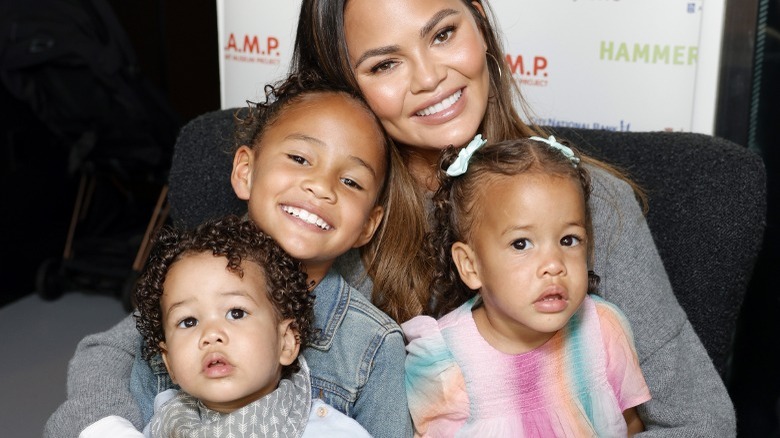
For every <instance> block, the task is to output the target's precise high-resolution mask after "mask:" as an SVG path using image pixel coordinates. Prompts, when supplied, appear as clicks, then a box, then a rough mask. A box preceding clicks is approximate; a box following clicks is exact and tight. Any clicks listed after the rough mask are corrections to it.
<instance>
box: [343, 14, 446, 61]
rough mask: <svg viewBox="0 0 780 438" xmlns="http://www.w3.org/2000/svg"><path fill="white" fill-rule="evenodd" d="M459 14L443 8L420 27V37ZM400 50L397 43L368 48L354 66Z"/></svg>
mask: <svg viewBox="0 0 780 438" xmlns="http://www.w3.org/2000/svg"><path fill="white" fill-rule="evenodd" d="M457 14H460V11H456V10H455V9H442V10H441V11H439V12H437V13H436V14H434V15H433V17H431V19H430V20H428V22H427V23H425V25H424V26H423V27H421V28H420V38H425V36H426V35H428V34H429V33H430V32H431V30H433V28H435V27H436V26H437V25H438V24H439V23H440V22H441V21H442V20H444V19H445V18H447V17H449V16H451V15H457ZM398 50H400V47H399V46H397V45H390V46H383V47H377V48H375V49H369V50H366V51H365V52H363V54H362V55H360V57H358V59H357V61H355V65H354V67H353V68H358V66H359V65H360V64H362V63H363V61H365V60H366V59H368V58H371V57H374V56H384V55H389V54H391V53H395V52H397V51H398Z"/></svg>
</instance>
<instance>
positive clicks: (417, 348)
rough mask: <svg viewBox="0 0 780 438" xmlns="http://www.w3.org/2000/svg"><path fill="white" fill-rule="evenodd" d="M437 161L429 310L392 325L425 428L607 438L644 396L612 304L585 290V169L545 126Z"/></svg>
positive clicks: (594, 280) (633, 425)
mask: <svg viewBox="0 0 780 438" xmlns="http://www.w3.org/2000/svg"><path fill="white" fill-rule="evenodd" d="M485 143H486V142H485V141H484V140H482V138H481V136H479V135H477V137H476V138H475V139H474V140H473V141H472V142H471V143H470V144H469V145H468V146H467V147H465V148H463V149H462V150H461V151H460V152H459V153H458V155H457V157H456V156H455V151H454V150H453V149H452V148H450V149H448V150H446V151H445V152H444V154H443V155H442V159H441V167H442V169H445V168H446V171H442V172H441V173H440V176H439V178H440V183H441V185H440V189H439V190H438V191H437V193H436V194H435V195H434V198H433V203H434V221H435V226H434V229H433V232H432V235H431V239H430V249H431V253H432V254H433V255H434V258H435V263H436V269H435V276H434V279H433V286H432V289H433V290H432V294H433V303H434V314H435V315H444V316H442V317H441V318H440V319H439V320H438V321H437V320H435V319H433V318H431V317H427V316H420V317H417V318H414V319H412V320H410V321H408V322H406V323H404V324H403V329H404V332H405V334H406V336H407V338H408V340H409V345H408V346H407V351H408V357H407V360H406V390H407V396H408V399H409V407H410V410H411V413H412V419H413V421H414V425H415V428H416V431H417V432H418V433H419V434H421V435H428V436H456V435H457V436H522V437H549V436H555V437H583V436H599V437H607V436H610V437H617V436H626V434H627V433H628V434H632V433H635V432H638V431H641V430H642V429H643V425H642V423H641V420H640V419H639V417H638V416H637V413H636V409H635V407H636V406H637V405H639V404H641V403H644V402H645V401H647V400H649V399H650V393H649V390H648V388H647V385H646V384H645V381H644V378H643V376H642V373H641V370H640V368H639V364H638V359H637V355H636V352H635V350H634V345H633V340H632V334H631V329H630V327H629V325H628V322H627V320H626V319H625V318H624V316H623V314H622V313H621V312H620V311H619V310H618V309H617V308H616V307H615V306H613V305H611V304H609V303H607V302H606V301H604V300H603V299H601V298H599V297H597V296H595V295H588V293H589V292H594V289H595V287H596V285H597V284H598V277H597V276H596V275H595V274H594V273H592V272H589V271H588V265H589V262H590V257H591V253H592V248H593V242H592V241H591V236H592V235H593V233H592V226H591V218H590V213H589V211H588V203H587V201H588V197H589V195H590V178H589V175H588V172H587V171H586V169H585V167H584V166H581V165H580V163H579V162H580V158H579V157H578V155H577V154H576V153H575V152H574V151H573V150H572V149H570V148H569V147H567V146H564V145H562V144H560V143H559V142H557V141H556V140H555V138H554V137H550V138H549V139H543V138H540V137H531V138H530V139H521V140H513V141H506V142H501V143H497V144H491V145H485Z"/></svg>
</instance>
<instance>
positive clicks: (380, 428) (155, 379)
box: [130, 270, 413, 438]
mask: <svg viewBox="0 0 780 438" xmlns="http://www.w3.org/2000/svg"><path fill="white" fill-rule="evenodd" d="M314 295H315V296H316V299H315V301H314V326H315V329H317V330H319V332H317V333H315V335H314V336H313V337H312V339H311V340H310V341H309V344H308V345H307V346H306V348H305V349H303V356H304V357H305V358H306V361H307V362H308V363H309V367H310V369H311V380H312V381H311V386H312V398H319V399H322V400H323V401H324V402H325V403H327V404H329V405H331V406H333V407H335V408H336V409H338V410H339V411H341V412H343V413H344V414H346V415H348V416H350V417H352V418H354V419H355V420H357V422H358V423H360V424H361V425H362V426H363V427H364V428H366V430H367V431H368V432H369V433H370V434H371V435H372V436H374V437H394V438H395V437H410V436H412V434H413V429H412V422H411V417H410V415H409V408H408V405H407V402H406V392H405V389H404V360H405V354H406V352H405V348H404V338H403V333H402V332H401V328H400V327H399V326H398V324H396V323H395V321H393V320H392V319H391V318H390V317H389V316H387V315H386V314H384V313H383V312H382V311H380V310H379V309H377V308H376V307H375V306H374V305H373V304H371V302H370V301H369V300H368V299H367V298H366V297H365V296H363V295H362V294H361V293H360V292H358V291H357V290H356V289H354V288H352V287H351V286H350V285H349V284H347V282H346V281H345V280H344V279H343V278H342V277H341V275H339V274H338V273H337V272H336V271H334V270H331V271H330V272H329V273H328V275H327V276H325V278H324V279H322V281H321V282H320V284H319V285H317V287H316V288H315V289H314ZM140 349H141V343H140V342H139V345H138V354H137V355H136V359H135V363H134V364H133V369H132V372H131V377H130V389H131V391H132V392H133V395H135V397H136V399H137V400H138V402H139V404H140V406H141V411H142V412H143V415H144V422H145V423H147V422H148V421H149V420H150V418H151V416H152V414H153V403H154V396H155V395H157V393H159V392H161V391H164V390H166V389H168V388H174V387H175V386H174V385H173V382H172V381H171V379H170V377H169V376H168V373H167V372H166V369H165V364H163V361H162V358H161V357H160V356H159V355H157V356H156V357H154V358H152V360H151V361H149V362H146V361H144V360H143V359H142V357H141V354H140Z"/></svg>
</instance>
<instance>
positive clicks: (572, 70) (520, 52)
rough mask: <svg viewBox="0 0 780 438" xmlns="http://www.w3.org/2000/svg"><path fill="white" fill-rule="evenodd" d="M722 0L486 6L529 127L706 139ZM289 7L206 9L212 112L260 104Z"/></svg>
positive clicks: (282, 42) (269, 3)
mask: <svg viewBox="0 0 780 438" xmlns="http://www.w3.org/2000/svg"><path fill="white" fill-rule="evenodd" d="M724 3H725V1H724V0H709V1H706V2H705V1H704V0H695V1H686V0H492V1H491V2H490V4H491V7H492V8H493V12H494V13H495V15H496V17H498V18H499V26H500V28H501V31H502V32H503V35H504V40H505V47H506V49H507V53H506V60H507V62H508V64H509V65H510V69H511V74H512V75H513V76H514V77H515V78H516V79H517V80H518V81H520V83H521V90H522V92H523V93H524V95H525V97H526V98H527V99H528V101H529V102H530V103H531V107H532V108H533V110H534V112H535V114H536V116H535V117H536V120H535V121H536V122H538V123H541V124H545V125H551V126H572V127H582V128H590V129H608V130H618V131H660V130H666V131H692V132H701V133H705V134H712V133H713V131H714V119H715V102H716V98H717V82H718V68H719V56H720V46H721V38H722V27H723V11H724V7H725V5H724ZM705 6H706V7H705ZM299 8H300V1H295V0H285V1H281V2H280V1H278V0H217V12H218V13H217V17H218V18H217V19H218V21H219V23H218V26H219V39H220V41H219V47H220V54H219V61H220V84H221V104H222V107H223V108H232V107H237V106H244V105H246V101H247V100H253V101H257V100H262V96H263V87H264V85H265V84H266V83H269V82H273V81H275V80H278V79H281V78H282V77H284V75H285V74H286V72H287V69H288V66H289V61H290V57H291V55H292V47H293V43H294V39H295V26H296V22H297V19H298V12H299ZM531 11H532V12H531Z"/></svg>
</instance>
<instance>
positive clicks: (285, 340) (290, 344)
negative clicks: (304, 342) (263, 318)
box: [279, 319, 301, 366]
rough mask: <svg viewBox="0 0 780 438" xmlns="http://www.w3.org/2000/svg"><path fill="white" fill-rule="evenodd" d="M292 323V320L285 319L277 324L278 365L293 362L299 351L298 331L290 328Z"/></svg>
mask: <svg viewBox="0 0 780 438" xmlns="http://www.w3.org/2000/svg"><path fill="white" fill-rule="evenodd" d="M292 322H293V320H292V319H285V320H284V321H282V322H280V323H279V363H280V364H282V365H283V366H286V365H290V364H291V363H293V362H295V359H296V358H298V353H299V352H300V351H301V343H300V342H299V341H298V339H299V338H298V330H296V329H295V328H294V327H292Z"/></svg>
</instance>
